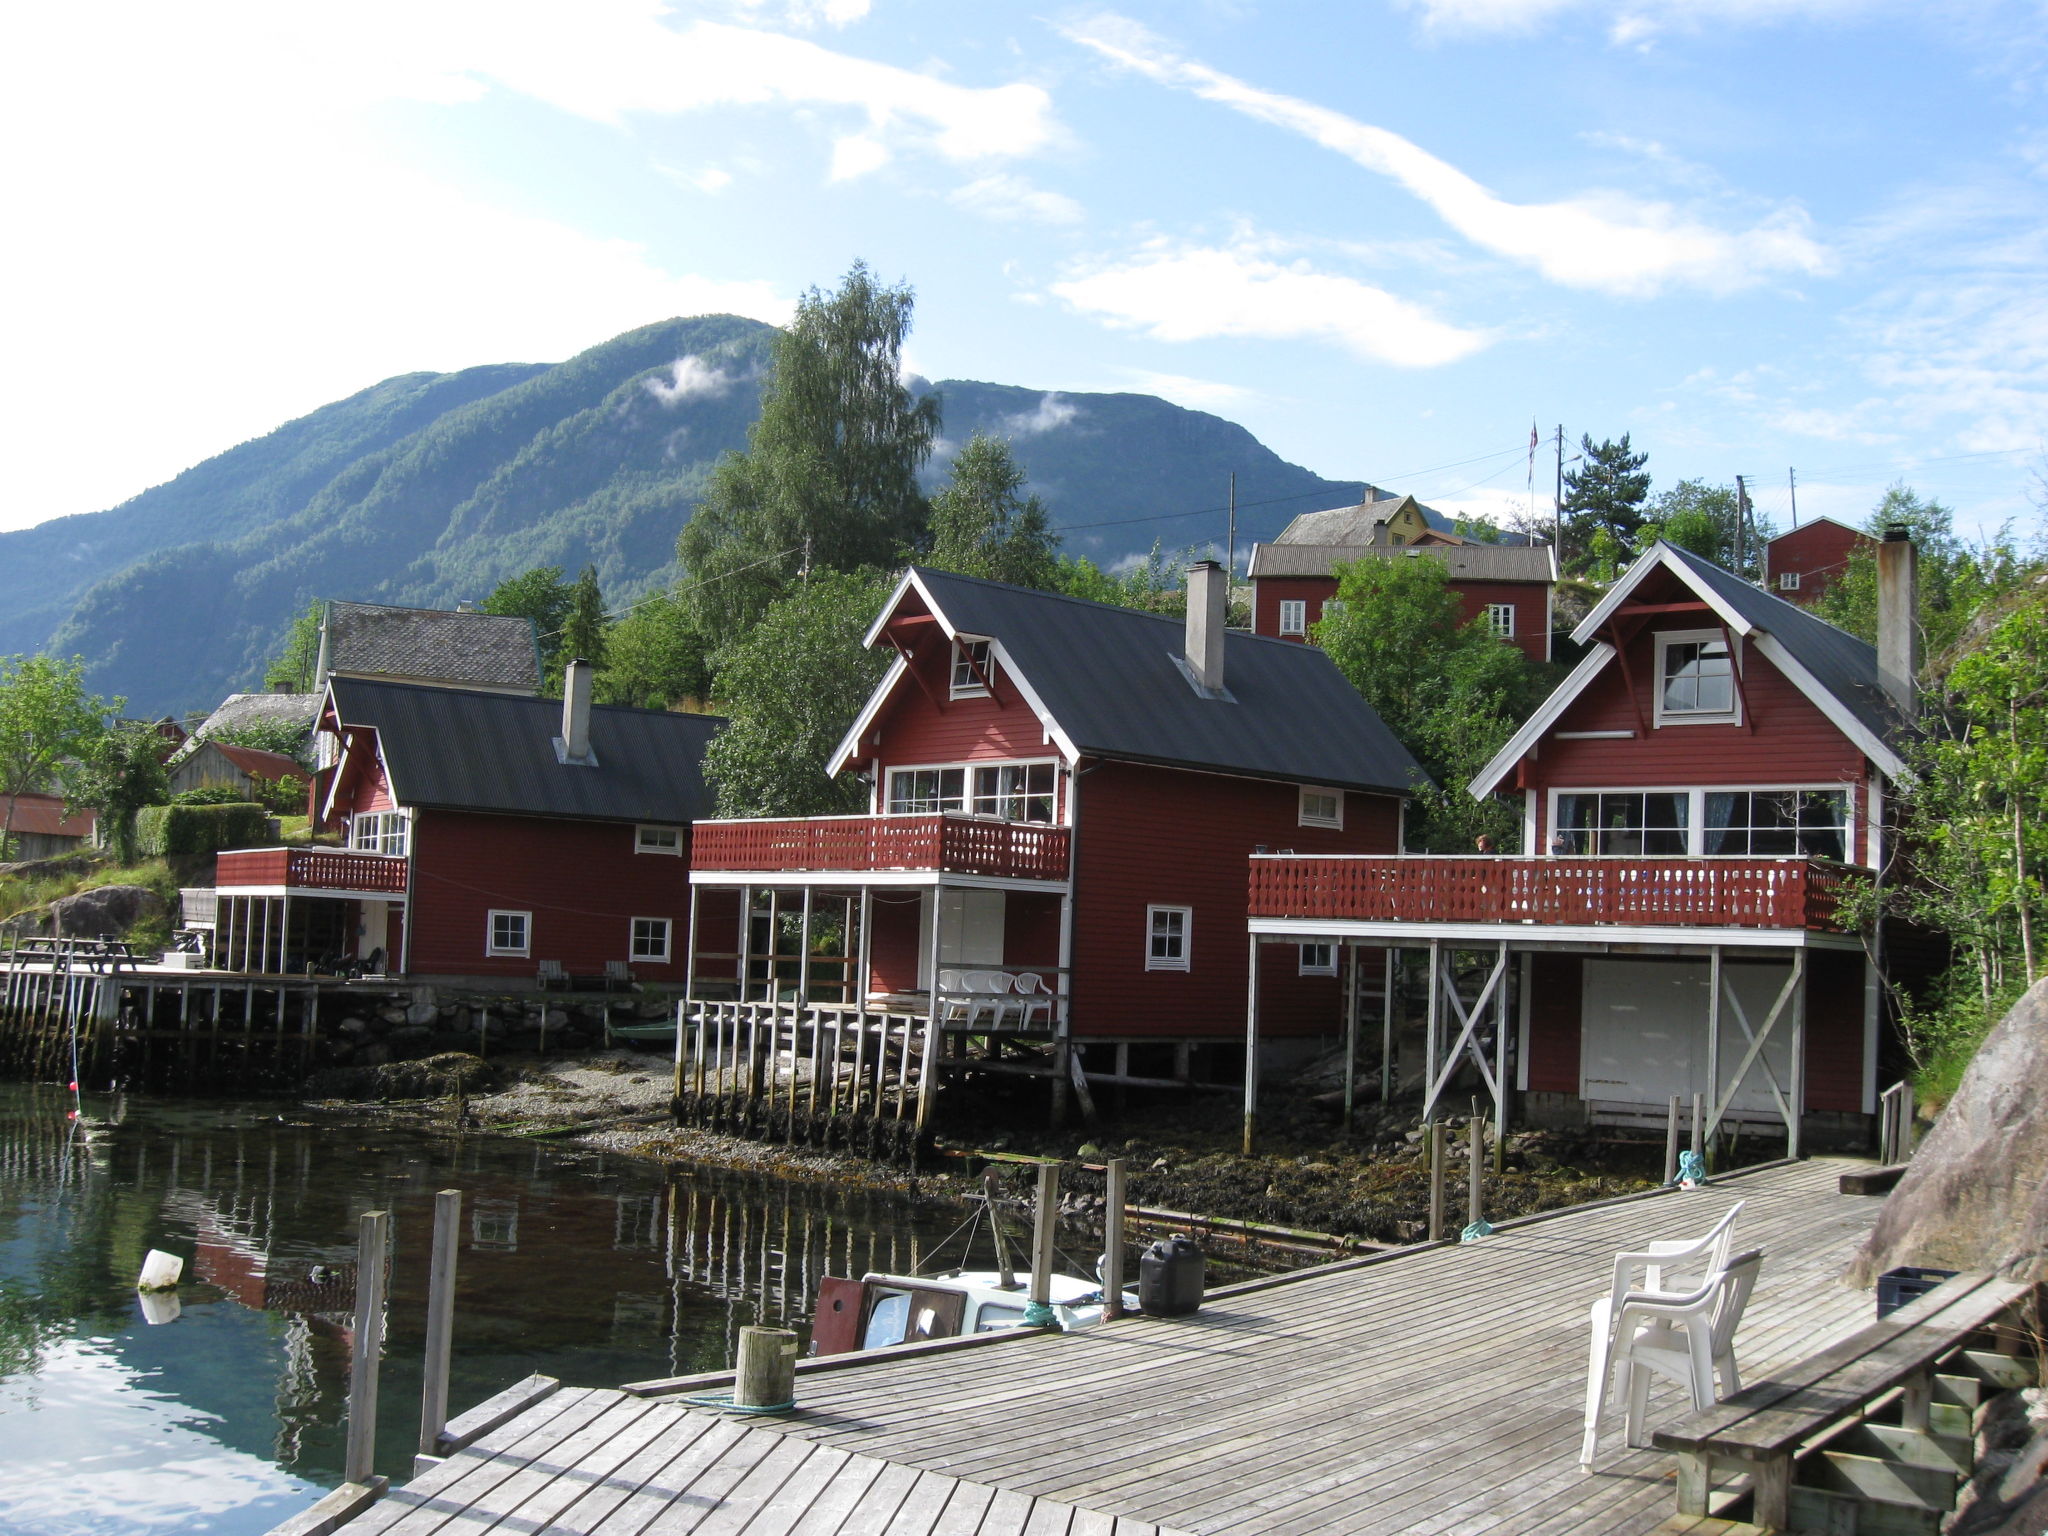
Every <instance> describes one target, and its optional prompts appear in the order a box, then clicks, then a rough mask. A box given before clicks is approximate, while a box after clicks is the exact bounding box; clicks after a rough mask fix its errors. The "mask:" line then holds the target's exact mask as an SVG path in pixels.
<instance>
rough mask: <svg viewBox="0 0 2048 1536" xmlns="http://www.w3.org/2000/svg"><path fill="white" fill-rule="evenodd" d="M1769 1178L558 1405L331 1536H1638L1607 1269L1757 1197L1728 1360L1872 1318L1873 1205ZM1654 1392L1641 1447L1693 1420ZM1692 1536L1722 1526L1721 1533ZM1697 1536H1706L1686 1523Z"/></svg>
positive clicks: (555, 1400)
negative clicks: (722, 1389)
mask: <svg viewBox="0 0 2048 1536" xmlns="http://www.w3.org/2000/svg"><path fill="white" fill-rule="evenodd" d="M1845 1166H1849V1165H1845V1164H1843V1163H1841V1162H1837V1161H1832V1160H1814V1161H1811V1162H1804V1163H1796V1164H1781V1165H1775V1166H1771V1167H1767V1168H1764V1169H1760V1170H1756V1171H1753V1172H1750V1173H1747V1174H1744V1175H1741V1176H1739V1177H1734V1178H1730V1179H1727V1180H1724V1181H1721V1182H1719V1183H1718V1184H1717V1185H1715V1186H1714V1187H1712V1188H1709V1189H1706V1190H1703V1191H1698V1192H1678V1191H1669V1192H1661V1193H1658V1194H1654V1195H1650V1196H1647V1197H1641V1198H1635V1199H1629V1200H1625V1201H1618V1202H1609V1203H1606V1204H1602V1205H1597V1206H1588V1207H1581V1208H1579V1209H1576V1210H1572V1211H1567V1212H1561V1213H1557V1214H1555V1215H1552V1216H1548V1217H1539V1218H1534V1219H1530V1220H1527V1221H1522V1222H1517V1223H1512V1224H1509V1225H1507V1226H1505V1227H1503V1228H1502V1229H1501V1230H1500V1231H1498V1232H1497V1233H1495V1234H1494V1235H1493V1236H1491V1237H1488V1238H1485V1239H1483V1240H1481V1241H1480V1242H1477V1243H1473V1244H1467V1245H1456V1246H1446V1247H1438V1248H1425V1249H1406V1250H1399V1251H1396V1252H1393V1253H1388V1254H1378V1255H1373V1256H1371V1257H1368V1258H1364V1259H1355V1260H1349V1261H1346V1262H1343V1263H1339V1264H1334V1265H1328V1266H1324V1267H1322V1268H1319V1269H1315V1270H1308V1271H1300V1272H1297V1273H1295V1274H1293V1275H1289V1276H1283V1277H1277V1278H1274V1279H1270V1280H1263V1281H1256V1282H1253V1283H1250V1284H1247V1285H1242V1286H1236V1287H1231V1288H1228V1289H1226V1290H1222V1291H1217V1292H1213V1293H1211V1295H1210V1297H1209V1298H1208V1300H1207V1301H1206V1302H1205V1304H1204V1306H1203V1308H1202V1310H1201V1311H1200V1312H1199V1313H1198V1314H1196V1315H1195V1316H1192V1317H1188V1318H1179V1319H1165V1318H1162V1319H1147V1318H1132V1319H1127V1320H1123V1321H1119V1322H1116V1323H1109V1324H1104V1325H1102V1326H1100V1327H1098V1328H1094V1329H1090V1330H1087V1331H1085V1332H1081V1333H1074V1334H1028V1335H1016V1336H1011V1337H1005V1338H1002V1339H997V1340H991V1339H988V1338H983V1339H980V1340H960V1341H950V1342H949V1343H946V1344H940V1345H925V1346H911V1347H910V1348H909V1349H907V1350H900V1351H892V1352H884V1353H882V1354H878V1355H873V1356H865V1357H850V1358H849V1357H839V1358H836V1359H834V1360H829V1361H816V1362H806V1363H805V1365H804V1367H803V1368H801V1369H800V1371H799V1374H798V1376H797V1401H798V1404H799V1406H798V1408H797V1410H796V1411H795V1412H793V1413H790V1414H788V1415H785V1416H782V1417H778V1418H773V1419H753V1420H747V1421H744V1422H737V1421H734V1420H731V1419H729V1418H725V1417H721V1416H720V1415H718V1414H717V1413H715V1412H712V1411H708V1410H704V1409H697V1408H691V1407H688V1406H685V1405H684V1404H683V1403H682V1402H681V1401H680V1395H681V1394H686V1393H697V1392H703V1391H706V1390H710V1389H711V1388H710V1384H709V1382H708V1381H707V1379H706V1378H690V1379H687V1380H685V1381H679V1382H673V1383H639V1384H635V1385H633V1386H631V1387H628V1388H625V1389H622V1390H620V1391H609V1390H605V1391H572V1390H568V1389H564V1390H562V1391H559V1392H556V1393H553V1394H551V1395H550V1396H548V1397H545V1398H543V1399H541V1400H539V1401H537V1402H534V1403H532V1404H531V1405H529V1406H527V1407H525V1408H524V1409H523V1410H522V1411H519V1412H517V1413H515V1414H513V1415H512V1417H510V1419H509V1421H508V1422H505V1423H504V1424H502V1425H501V1426H500V1427H498V1428H496V1429H494V1430H492V1431H490V1432H489V1433H486V1434H483V1435H482V1436H481V1437H480V1438H478V1439H476V1440H475V1441H474V1443H472V1444H470V1445H469V1446H468V1447H467V1448H465V1449H463V1450H461V1451H459V1452H457V1453H456V1454H454V1455H452V1456H451V1457H450V1458H449V1459H448V1460H447V1461H445V1462H443V1463H442V1464H440V1465H439V1466H437V1467H433V1468H431V1469H430V1470H428V1471H427V1472H425V1473H424V1474H423V1475H421V1476H419V1477H417V1478H415V1479H414V1480H413V1481H412V1483H411V1484H409V1485H407V1486H405V1487H403V1488H398V1489H394V1490H392V1492H391V1493H390V1494H389V1495H388V1496H387V1497H385V1498H384V1499H382V1500H381V1501H379V1502H378V1503H376V1504H375V1505H373V1506H371V1507H370V1508H369V1509H367V1510H366V1511H364V1512H363V1513H361V1514H360V1515H358V1516H357V1517H356V1518H354V1519H352V1520H349V1521H348V1522H347V1523H346V1524H345V1525H343V1526H342V1527H341V1529H342V1530H343V1531H345V1532H346V1533H347V1536H370V1533H374V1532H389V1533H391V1536H418V1533H424V1532H429V1531H433V1532H439V1533H442V1536H467V1533H471V1532H478V1531H482V1530H484V1529H486V1528H493V1529H500V1530H506V1529H510V1530H519V1531H522V1532H543V1531H545V1532H582V1533H590V1536H596V1533H607V1536H609V1533H613V1532H620V1533H624V1532H634V1533H641V1532H645V1533H647V1536H654V1533H668V1532H675V1533H681V1532H691V1533H698V1536H711V1533H714V1532H737V1531H740V1530H742V1529H744V1530H745V1531H746V1532H748V1533H749V1536H770V1533H779V1536H796V1533H804V1536H810V1533H818V1536H824V1533H828V1532H829V1533H835V1536H852V1533H854V1532H856V1531H860V1532H870V1531H871V1532H890V1533H898V1532H900V1533H905V1536H908V1533H924V1536H936V1533H938V1532H942V1531H943V1532H954V1531H958V1532H967V1533H977V1536H1002V1533H1010V1532H1018V1533H1023V1532H1027V1531H1029V1532H1034V1533H1035V1532H1040V1531H1045V1532H1054V1533H1066V1536H1080V1533H1083V1532H1100V1533H1112V1532H1113V1533H1115V1536H1134V1533H1138V1532H1154V1531H1158V1532H1168V1531H1182V1532H1193V1533H1203V1536H1208V1533H1223V1532H1229V1533H1233V1536H1240V1533H1241V1536H1252V1533H1258V1536H1310V1533H1321V1532H1346V1533H1352V1532H1356V1533H1387V1536H1394V1533H1401V1536H1648V1533H1651V1532H1654V1531H1658V1530H1659V1529H1660V1528H1666V1527H1667V1526H1668V1527H1669V1528H1670V1529H1678V1528H1680V1527H1681V1526H1684V1525H1685V1522H1676V1523H1674V1516H1675V1513H1676V1503H1675V1493H1674V1486H1673V1480H1672V1463H1671V1459H1670V1458H1669V1457H1667V1456H1665V1455H1663V1454H1661V1453H1658V1452H1654V1451H1629V1450H1626V1449H1625V1448H1624V1447H1623V1446H1622V1444H1621V1434H1620V1424H1619V1420H1618V1418H1610V1419H1609V1420H1608V1421H1606V1432H1605V1433H1604V1434H1603V1438H1602V1441H1601V1453H1600V1457H1599V1460H1598V1462H1597V1464H1596V1467H1595V1470H1594V1471H1592V1472H1590V1473H1588V1472H1586V1471H1583V1470H1582V1469H1581V1468H1580V1467H1579V1465H1578V1461H1577V1453H1578V1443H1579V1432H1580V1417H1579V1415H1580V1411H1581V1404H1582V1401H1583V1392H1584V1385H1585V1369H1586V1342H1587V1336H1586V1310H1587V1305H1588V1303H1589V1302H1590V1300H1591V1299H1592V1298H1593V1297H1594V1296H1596V1295H1599V1294H1602V1293H1604V1291H1605V1288H1606V1285H1607V1283H1608V1280H1609V1278H1610V1275H1611V1269H1612V1260H1613V1255H1614V1254H1615V1253H1616V1252H1617V1251H1620V1250H1622V1249H1625V1248H1632V1247H1636V1246H1639V1245H1640V1244H1641V1243H1643V1242H1644V1241H1647V1240H1649V1239H1652V1238H1657V1237H1673V1236H1687V1235H1692V1234H1694V1233H1696V1232H1700V1231H1704V1230H1705V1229H1706V1227H1708V1226H1709V1225H1711V1224H1712V1222H1713V1221H1714V1219H1715V1218H1716V1217H1718V1216H1719V1215H1720V1214H1721V1212H1723V1211H1724V1210H1725V1209H1726V1208H1727V1207H1728V1205H1729V1204H1730V1203H1731V1202H1732V1201H1734V1200H1735V1199H1737V1198H1742V1199H1746V1200H1747V1201H1748V1202H1749V1203H1748V1205H1747V1206H1746V1207H1745V1209H1744V1211H1743V1214H1742V1216H1741V1218H1740V1220H1739V1223H1738V1227H1737V1237H1738V1240H1739V1243H1740V1246H1743V1247H1761V1248H1762V1249H1763V1250H1764V1252H1765V1260H1764V1269H1763V1274H1762V1277H1761V1280H1760V1282H1759V1284H1758V1287H1757V1290H1756V1293H1755V1296H1754V1298H1753V1299H1752V1301H1751V1303H1750V1308H1749V1312H1748V1314H1747V1316H1746V1317H1745V1319H1744V1322H1743V1326H1742V1331H1741V1333H1740V1335H1739V1337H1738V1341H1737V1354H1738V1356H1739V1358H1740V1361H1741V1364H1742V1368H1743V1373H1744V1377H1745V1380H1748V1381H1755V1380H1758V1379H1761V1378H1763V1377H1765V1376H1768V1375H1769V1374H1770V1373H1771V1372H1772V1370H1773V1369H1774V1368H1780V1367H1783V1366H1786V1365H1789V1364H1790V1363H1791V1362H1793V1361H1795V1360H1798V1359H1800V1358H1802V1357H1804V1356H1806V1355H1809V1354H1811V1353H1813V1352H1814V1351H1816V1350H1818V1349H1821V1348H1823V1347H1825V1346H1826V1345H1827V1344H1829V1343H1830V1342H1832V1341H1833V1340H1836V1339H1839V1338H1841V1337H1844V1336H1845V1335H1847V1334H1848V1333H1850V1332H1853V1331H1854V1330H1855V1329H1856V1328H1857V1327H1859V1326H1861V1325H1862V1324H1863V1323H1865V1322H1866V1321H1868V1320H1869V1319H1870V1317H1871V1316H1872V1300H1871V1297H1870V1295H1869V1293H1867V1292H1855V1291H1850V1290H1848V1289H1846V1288H1844V1287H1843V1286H1841V1285H1840V1284H1839V1283H1838V1281H1837V1279H1836V1277H1837V1275H1838V1274H1839V1273H1840V1271H1841V1269H1842V1267H1843V1265H1844V1264H1845V1262H1846V1261H1847V1259H1848V1257H1849V1254H1850V1252H1851V1251H1852V1250H1853V1248H1854V1247H1855V1245H1856V1243H1857V1242H1858V1241H1859V1240H1860V1239H1861V1237H1862V1235H1863V1233H1864V1232H1865V1230H1866V1229H1867V1228H1868V1227H1869V1225H1870V1223H1871V1222H1872V1221H1873V1220H1874V1219H1875V1217H1876V1213H1877V1208H1878V1203H1879V1202H1877V1201H1875V1200H1871V1199H1868V1198H1857V1197H1854V1196H1844V1195H1841V1194H1839V1193H1838V1192H1837V1187H1836V1186H1837V1180H1838V1178H1839V1176H1840V1174H1841V1173H1842V1171H1843V1169H1844V1167H1845ZM1681 1411H1682V1410H1681V1405H1680V1402H1679V1399H1678V1397H1677V1395H1676V1394H1675V1392H1672V1391H1665V1392H1662V1393H1660V1394H1653V1397H1652V1422H1653V1423H1655V1422H1658V1421H1659V1420H1660V1419H1661V1420H1662V1421H1667V1422H1668V1421H1669V1420H1671V1419H1673V1418H1676V1417H1678V1416H1679V1415H1680V1413H1681ZM1698 1525H1699V1529H1701V1530H1702V1531H1705V1530H1714V1529H1725V1527H1721V1526H1720V1523H1719V1522H1702V1523H1698ZM1687 1528H1689V1527H1687Z"/></svg>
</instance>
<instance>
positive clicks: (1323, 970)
mask: <svg viewBox="0 0 2048 1536" xmlns="http://www.w3.org/2000/svg"><path fill="white" fill-rule="evenodd" d="M1301 974H1302V975H1304V976H1334V975H1336V974H1337V946H1336V945H1334V944H1304V945H1302V946H1301Z"/></svg>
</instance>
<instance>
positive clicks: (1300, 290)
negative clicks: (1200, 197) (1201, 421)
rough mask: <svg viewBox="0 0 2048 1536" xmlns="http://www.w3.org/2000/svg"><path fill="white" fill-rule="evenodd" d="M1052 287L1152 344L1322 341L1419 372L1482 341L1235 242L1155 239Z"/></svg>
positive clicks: (1360, 287)
mask: <svg viewBox="0 0 2048 1536" xmlns="http://www.w3.org/2000/svg"><path fill="white" fill-rule="evenodd" d="M1052 291H1053V292H1054V293H1055V294H1057V295H1058V296H1059V297H1060V298H1062V299H1064V300H1066V302H1067V303H1068V304H1070V305H1072V306H1073V307H1074V308H1075V309H1077V310H1081V311H1083V312H1084V313H1088V314H1094V315H1099V316H1101V317H1102V318H1103V319H1105V320H1106V321H1108V322H1109V323H1110V324H1112V325H1117V326H1124V327H1128V328H1130V329H1132V330H1138V331H1143V332H1144V333H1145V334H1147V335H1149V336H1151V337H1153V338H1154V339H1155V340H1159V341H1202V340H1207V339H1210V338H1214V337H1258V338H1263V339H1270V340H1287V341H1295V340H1314V341H1325V342H1334V343H1336V344H1338V345H1340V346H1343V347H1345V348H1347V349H1349V350H1350V351H1351V352H1353V353H1355V354H1357V355H1358V356H1360V357H1365V358H1371V359H1374V360H1376V361H1380V362H1388V363H1396V364H1400V365H1401V366H1403V367H1411V368H1426V367H1432V366H1435V365H1438V364H1442V363H1451V362H1456V361H1457V360H1458V359H1460V358H1462V357H1468V356H1470V355H1471V354H1472V353H1474V352H1477V351H1478V350H1480V349H1481V348H1482V347H1484V346H1486V345H1487V344H1488V343H1489V342H1490V341H1491V340H1492V338H1491V336H1489V335H1488V334H1487V333H1485V332H1481V331H1471V330H1462V329H1460V328H1459V327H1457V326H1454V325H1448V324H1446V323H1444V322H1443V321H1441V320H1438V319H1436V318H1435V317H1434V316H1432V315H1431V314H1429V312H1428V311H1426V310H1424V309H1423V308H1421V307H1420V306H1419V305H1415V304H1411V303H1409V302H1408V301H1406V300H1405V299H1398V298H1396V297H1394V296H1393V295H1392V294H1390V293H1387V292H1385V291H1384V290H1383V289H1379V288H1374V287H1371V286H1369V285H1367V284H1365V283H1361V282H1358V281H1357V280H1356V279H1353V278H1349V277H1342V276H1338V275H1336V274H1334V273H1328V272H1317V271H1315V270H1313V269H1312V268H1310V267H1309V266H1308V264H1307V263H1306V262H1299V261H1297V262H1294V263H1291V264H1289V265H1284V266H1283V265H1282V264H1280V263H1279V262H1276V261H1273V260H1271V259H1270V258H1268V257H1267V256H1265V255H1264V254H1261V253H1259V252H1258V251H1256V250H1254V249H1252V248H1250V247H1248V246H1246V245H1243V244H1240V245H1239V246H1237V247H1235V248H1233V249H1227V250H1226V249H1218V248H1206V249H1205V248H1202V247H1175V246H1172V245H1169V244H1167V243H1165V242H1155V243H1153V244H1152V245H1150V246H1148V247H1146V248H1145V249H1144V250H1143V251H1141V252H1140V253H1139V254H1137V255H1136V256H1133V257H1131V258H1130V259H1129V260H1126V261H1123V262H1120V263H1115V264H1112V265H1108V266H1104V267H1100V268H1097V269H1096V270H1094V271H1091V272H1086V273H1084V274H1083V275H1081V276H1077V277H1074V278H1070V279H1068V280H1067V281H1065V282H1060V283H1055V284H1053V285H1052Z"/></svg>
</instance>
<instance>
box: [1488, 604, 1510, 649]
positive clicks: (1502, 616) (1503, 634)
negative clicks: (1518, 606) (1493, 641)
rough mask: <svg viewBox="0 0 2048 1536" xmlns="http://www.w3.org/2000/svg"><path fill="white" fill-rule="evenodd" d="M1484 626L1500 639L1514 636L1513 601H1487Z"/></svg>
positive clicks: (1508, 638)
mask: <svg viewBox="0 0 2048 1536" xmlns="http://www.w3.org/2000/svg"><path fill="white" fill-rule="evenodd" d="M1486 627H1487V628H1488V629H1490V630H1492V631H1493V632H1494V634H1495V635H1497V636H1498V637H1499V638H1500V639H1502V640H1512V639H1514V638H1515V605H1514V604H1513V603H1488V604H1487V605H1486Z"/></svg>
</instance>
